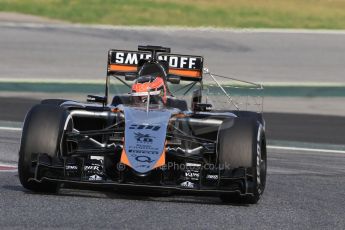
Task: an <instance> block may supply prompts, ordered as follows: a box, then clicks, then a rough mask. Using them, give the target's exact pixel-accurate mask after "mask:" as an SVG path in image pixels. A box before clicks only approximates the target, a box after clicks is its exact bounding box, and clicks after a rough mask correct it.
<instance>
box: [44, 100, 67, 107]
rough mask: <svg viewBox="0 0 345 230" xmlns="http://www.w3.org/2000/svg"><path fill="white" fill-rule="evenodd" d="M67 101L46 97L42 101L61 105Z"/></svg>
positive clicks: (46, 103)
mask: <svg viewBox="0 0 345 230" xmlns="http://www.w3.org/2000/svg"><path fill="white" fill-rule="evenodd" d="M66 101H68V100H65V99H45V100H42V101H41V104H44V105H56V106H59V105H61V104H62V103H64V102H66Z"/></svg>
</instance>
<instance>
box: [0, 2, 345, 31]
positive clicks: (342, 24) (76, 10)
mask: <svg viewBox="0 0 345 230" xmlns="http://www.w3.org/2000/svg"><path fill="white" fill-rule="evenodd" d="M344 9H345V1H344V0H285V1H279V0H241V1H238V0H212V1H209V0H0V11H10V12H20V13H26V14H33V15H39V16H45V17H49V18H54V19H60V20H66V21H70V22H75V23H91V24H92V23H95V24H111V25H155V26H162V25H164V26H165V25H168V26H191V27H199V26H212V27H234V28H243V27H245V28H309V29H345V10H344Z"/></svg>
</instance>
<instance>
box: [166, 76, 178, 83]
mask: <svg viewBox="0 0 345 230" xmlns="http://www.w3.org/2000/svg"><path fill="white" fill-rule="evenodd" d="M167 81H168V82H170V83H171V84H180V81H181V77H180V76H177V75H173V74H168V76H167Z"/></svg>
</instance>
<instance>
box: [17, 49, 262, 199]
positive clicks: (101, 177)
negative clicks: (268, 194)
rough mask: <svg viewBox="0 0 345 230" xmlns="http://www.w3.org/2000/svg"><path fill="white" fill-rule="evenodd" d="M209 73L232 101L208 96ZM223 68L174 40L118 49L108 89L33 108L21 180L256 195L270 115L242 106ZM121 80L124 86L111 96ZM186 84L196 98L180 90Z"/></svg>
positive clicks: (49, 185) (42, 188)
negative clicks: (173, 44) (208, 65)
mask: <svg viewBox="0 0 345 230" xmlns="http://www.w3.org/2000/svg"><path fill="white" fill-rule="evenodd" d="M205 74H207V75H210V76H211V77H212V79H211V80H214V82H215V84H214V85H216V88H217V89H218V93H223V94H222V95H220V94H218V95H216V96H215V100H214V101H216V102H218V101H220V100H221V99H224V98H225V99H226V100H227V103H228V104H227V105H231V104H233V105H235V108H234V109H231V106H225V109H224V108H223V109H216V108H214V106H213V104H210V103H207V102H206V103H204V100H205V98H204V96H203V95H202V94H203V92H205V87H206V85H209V86H211V85H212V84H210V83H208V82H205V81H204V80H203V77H204V75H205ZM215 76H216V75H213V74H211V73H209V72H208V71H207V70H205V69H203V58H202V57H201V56H191V55H177V54H170V48H165V47H160V46H139V48H138V51H125V50H110V51H109V55H108V69H107V78H106V85H105V87H106V89H105V95H104V96H95V95H89V96H88V99H87V103H79V102H76V101H72V100H62V99H47V100H43V101H42V102H41V104H38V105H35V106H34V107H32V108H31V110H30V111H29V112H28V113H27V115H26V118H25V122H24V125H23V133H22V139H21V144H20V150H19V163H18V170H19V178H20V182H21V184H22V185H23V186H24V187H25V188H26V189H29V190H32V191H37V192H56V191H58V188H60V187H61V185H66V184H67V185H69V186H73V185H78V187H82V186H81V185H86V186H88V187H89V186H99V187H113V188H118V189H125V190H127V189H128V190H139V191H144V190H147V189H148V190H155V191H156V190H158V191H162V192H183V193H184V192H185V193H203V194H210V195H211V194H212V195H217V196H219V197H220V198H221V199H222V200H223V201H225V202H229V201H234V199H236V200H241V202H242V201H243V202H245V203H256V202H258V200H259V199H260V197H261V195H262V193H263V191H264V189H265V183H266V139H265V122H264V119H263V118H262V114H261V113H258V112H249V111H244V110H241V109H239V107H238V106H237V105H236V104H234V101H233V99H232V96H231V95H230V93H229V92H228V91H227V89H226V88H224V87H222V86H221V84H220V82H219V81H217V80H216V79H215ZM114 79H117V80H118V81H119V82H120V83H121V87H119V84H118V83H117V84H112V81H113V80H114ZM223 80H224V79H223ZM131 82H132V83H133V84H129V83H131ZM187 83H188V84H187ZM113 85H115V86H113ZM116 86H117V87H118V88H119V91H120V92H121V91H122V93H120V94H119V93H118V94H115V95H112V93H113V89H114V88H116ZM237 86H240V85H237ZM127 87H128V90H127ZM178 87H179V88H178ZM176 88H177V89H176ZM235 88H238V87H235ZM174 89H176V90H174ZM124 90H125V91H124ZM182 90H185V91H184V93H182V94H181V93H179V92H181V91H182ZM188 92H191V97H190V100H188V101H187V100H182V99H179V97H178V96H177V95H184V96H185V95H187V93H188ZM111 95H112V96H111ZM207 100H209V98H206V101H207Z"/></svg>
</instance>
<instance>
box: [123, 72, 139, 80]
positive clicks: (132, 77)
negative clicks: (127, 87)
mask: <svg viewBox="0 0 345 230" xmlns="http://www.w3.org/2000/svg"><path fill="white" fill-rule="evenodd" d="M137 78H138V74H136V73H126V74H125V80H126V81H134V80H135V79H137Z"/></svg>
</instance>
